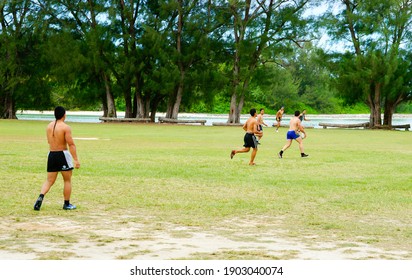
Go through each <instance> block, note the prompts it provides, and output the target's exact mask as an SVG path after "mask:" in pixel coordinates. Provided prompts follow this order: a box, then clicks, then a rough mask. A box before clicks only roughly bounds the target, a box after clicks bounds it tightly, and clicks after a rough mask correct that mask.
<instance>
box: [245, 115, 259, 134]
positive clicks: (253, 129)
mask: <svg viewBox="0 0 412 280" xmlns="http://www.w3.org/2000/svg"><path fill="white" fill-rule="evenodd" d="M257 126H258V121H257V120H256V117H254V116H251V117H249V119H248V120H247V121H246V122H245V124H244V125H243V129H244V130H245V131H246V132H247V133H250V134H255V135H257V136H259V135H261V134H262V132H261V131H258V130H257Z"/></svg>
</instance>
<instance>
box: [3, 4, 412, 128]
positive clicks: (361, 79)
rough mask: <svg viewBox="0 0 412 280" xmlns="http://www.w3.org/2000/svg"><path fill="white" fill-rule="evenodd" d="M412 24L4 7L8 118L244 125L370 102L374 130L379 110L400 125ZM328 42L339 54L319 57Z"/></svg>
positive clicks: (221, 7)
mask: <svg viewBox="0 0 412 280" xmlns="http://www.w3.org/2000/svg"><path fill="white" fill-rule="evenodd" d="M325 7H327V9H325ZM316 11H321V12H320V13H316ZM411 20H412V1H408V0H385V1H384V0H366V1H349V0H334V1H326V0H325V1H315V0H297V1H296V0H268V1H254V0H230V1H220V0H216V1H210V0H209V1H198V0H87V1H80V0H35V1H34V0H32V1H30V0H13V1H12V0H5V1H1V2H0V57H1V58H0V113H1V115H0V117H1V118H15V117H16V111H17V110H23V109H39V110H43V109H49V108H52V107H53V106H55V105H64V106H66V107H68V109H83V110H103V112H104V116H109V117H116V116H117V111H118V110H122V111H125V115H126V117H132V118H135V117H137V118H143V117H144V118H147V117H151V118H152V120H153V121H154V117H155V114H156V112H158V111H162V112H165V113H166V115H167V117H169V118H177V117H178V113H179V112H180V111H181V110H184V111H194V112H200V111H203V112H204V111H208V112H216V111H217V112H219V113H223V112H224V113H227V114H228V122H230V123H237V122H239V121H240V114H241V113H242V112H245V110H246V111H247V110H248V109H249V108H248V107H251V106H256V107H257V106H259V107H266V108H268V110H269V111H270V110H273V111H276V110H277V109H278V108H279V107H281V106H285V107H286V110H290V111H294V110H297V109H303V108H306V109H308V111H310V112H313V113H332V112H334V113H339V112H340V110H341V108H342V106H345V105H344V104H347V105H348V106H351V105H353V104H359V102H361V103H364V104H366V106H367V107H366V108H368V109H367V110H369V112H370V115H371V124H372V126H379V125H381V124H382V120H381V112H383V113H384V118H383V124H384V125H391V122H392V115H393V113H394V112H395V110H396V108H398V107H399V106H400V105H402V104H403V105H404V107H403V108H406V110H407V108H408V105H406V106H405V104H410V100H411V98H412V95H411V85H412V83H411V81H412V71H411V70H412V68H411V63H410V61H411V59H410V58H411V57H412V52H411V50H412V49H411V42H412V40H411V39H412V38H411V35H412V34H411V30H412V29H411ZM325 34H328V42H329V46H332V45H334V46H340V48H331V49H324V48H322V47H321V46H320V45H319V44H318V42H319V38H320V37H322V35H323V36H324V35H325ZM408 102H409V103H408ZM244 107H246V109H244Z"/></svg>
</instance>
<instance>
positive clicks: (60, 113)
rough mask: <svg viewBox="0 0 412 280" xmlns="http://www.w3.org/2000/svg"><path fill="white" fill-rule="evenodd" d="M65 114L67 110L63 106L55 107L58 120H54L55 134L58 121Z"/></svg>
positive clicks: (55, 115)
mask: <svg viewBox="0 0 412 280" xmlns="http://www.w3.org/2000/svg"><path fill="white" fill-rule="evenodd" d="M64 114H66V110H65V109H64V108H63V107H62V106H57V107H56V108H54V117H55V118H56V121H55V122H54V126H53V136H54V130H55V129H56V124H57V121H58V120H60V119H61V118H63V117H64Z"/></svg>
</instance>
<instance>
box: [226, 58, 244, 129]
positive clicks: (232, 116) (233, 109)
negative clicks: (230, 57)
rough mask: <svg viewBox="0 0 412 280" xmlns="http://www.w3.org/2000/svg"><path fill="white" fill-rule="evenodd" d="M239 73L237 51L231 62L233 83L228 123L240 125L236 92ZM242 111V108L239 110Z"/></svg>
mask: <svg viewBox="0 0 412 280" xmlns="http://www.w3.org/2000/svg"><path fill="white" fill-rule="evenodd" d="M239 72H240V57H239V52H238V50H236V51H235V58H234V62H233V78H232V79H233V81H232V97H231V99H230V112H229V119H228V120H227V122H228V123H240V112H241V111H239V101H238V90H239ZM241 109H242V108H241Z"/></svg>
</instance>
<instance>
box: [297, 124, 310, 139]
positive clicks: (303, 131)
mask: <svg viewBox="0 0 412 280" xmlns="http://www.w3.org/2000/svg"><path fill="white" fill-rule="evenodd" d="M298 128H299V131H300V132H302V133H304V134H305V137H307V136H308V135H307V134H306V131H305V128H304V127H303V125H302V123H301V122H300V121H299V123H298Z"/></svg>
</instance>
